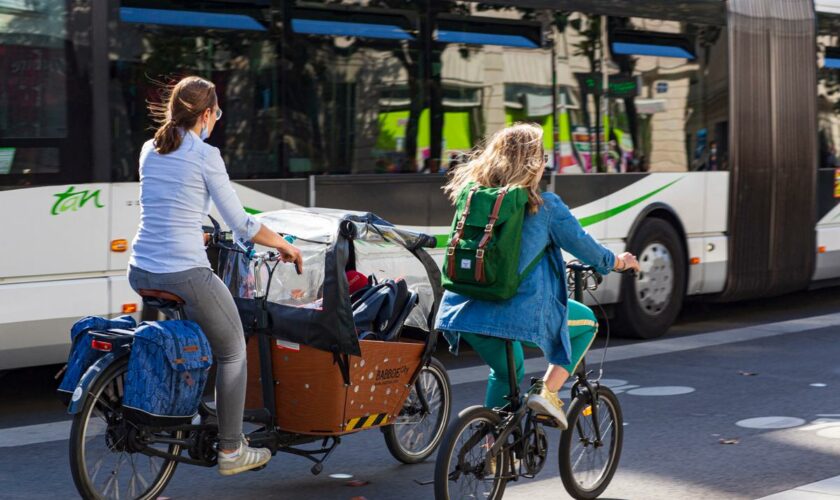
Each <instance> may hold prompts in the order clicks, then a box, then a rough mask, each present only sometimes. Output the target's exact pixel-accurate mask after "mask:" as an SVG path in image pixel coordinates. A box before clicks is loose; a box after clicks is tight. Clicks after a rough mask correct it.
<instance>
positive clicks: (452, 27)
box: [432, 2, 553, 170]
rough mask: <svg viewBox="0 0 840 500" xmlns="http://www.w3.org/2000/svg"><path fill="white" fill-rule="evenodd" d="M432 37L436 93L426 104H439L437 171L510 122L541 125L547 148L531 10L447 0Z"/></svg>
mask: <svg viewBox="0 0 840 500" xmlns="http://www.w3.org/2000/svg"><path fill="white" fill-rule="evenodd" d="M434 42H435V50H434V51H433V63H432V64H433V67H434V66H435V65H439V67H440V74H439V75H438V78H439V80H440V86H441V88H442V92H441V94H442V98H441V99H440V102H439V103H433V104H432V105H433V106H435V105H438V106H440V111H439V114H438V116H440V118H439V120H440V123H439V124H436V123H433V124H432V127H433V130H434V128H436V127H437V128H438V129H440V130H441V137H440V144H441V145H440V149H441V151H440V154H441V156H440V157H441V165H440V167H441V170H445V169H448V168H453V167H454V166H455V165H456V164H457V163H458V162H459V161H460V160H461V158H462V157H463V154H465V153H467V152H469V151H470V150H471V149H472V148H473V147H475V146H477V145H478V144H479V143H480V142H481V140H482V139H483V138H484V137H485V136H486V135H489V134H492V133H494V132H496V131H498V130H500V129H502V128H504V127H505V126H507V125H510V124H512V123H514V122H531V123H536V124H539V125H540V126H542V127H543V130H544V137H543V144H544V146H545V149H546V151H550V150H551V148H552V127H553V121H552V120H553V116H552V112H551V104H552V96H551V89H552V75H551V51H550V50H549V49H547V48H544V45H545V42H544V40H543V28H542V23H541V22H540V21H539V20H537V16H536V14H535V13H534V12H533V9H519V8H516V7H505V8H497V7H489V6H487V5H485V4H479V3H474V2H454V3H453V4H452V6H451V8H450V9H449V10H448V11H447V12H441V13H438V15H437V25H436V30H435V39H434ZM436 59H437V60H436ZM438 61H439V62H438ZM433 78H434V75H433ZM552 164H553V161H551V160H550V165H549V168H551V167H552V166H553V165H552Z"/></svg>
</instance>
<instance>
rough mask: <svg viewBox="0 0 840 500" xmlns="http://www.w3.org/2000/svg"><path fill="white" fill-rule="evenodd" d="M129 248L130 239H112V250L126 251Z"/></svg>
mask: <svg viewBox="0 0 840 500" xmlns="http://www.w3.org/2000/svg"><path fill="white" fill-rule="evenodd" d="M126 250H128V240H111V251H112V252H125V251H126Z"/></svg>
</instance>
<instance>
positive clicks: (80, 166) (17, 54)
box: [0, 0, 92, 187]
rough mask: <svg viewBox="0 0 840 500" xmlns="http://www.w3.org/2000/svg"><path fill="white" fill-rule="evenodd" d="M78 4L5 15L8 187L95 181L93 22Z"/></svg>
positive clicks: (48, 3) (12, 9) (2, 101)
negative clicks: (93, 176)
mask: <svg viewBox="0 0 840 500" xmlns="http://www.w3.org/2000/svg"><path fill="white" fill-rule="evenodd" d="M77 3H79V4H80V3H85V2H75V1H67V0H44V1H41V2H11V3H10V5H8V6H5V7H3V8H2V9H0V74H2V75H3V77H2V78H1V79H0V186H10V187H12V186H37V185H50V184H63V183H68V182H85V181H90V180H91V176H92V166H91V137H90V130H89V127H88V125H87V124H89V123H90V115H91V106H90V102H91V101H90V99H91V97H90V82H89V80H88V77H87V75H89V74H90V69H89V68H88V67H87V64H88V62H89V61H90V46H89V45H87V42H88V40H89V24H90V20H89V19H88V14H87V11H88V9H87V8H82V7H81V6H79V5H76V4H77ZM81 27H83V28H81ZM76 29H78V31H73V30H76ZM71 120H72V123H71ZM80 124H84V125H80Z"/></svg>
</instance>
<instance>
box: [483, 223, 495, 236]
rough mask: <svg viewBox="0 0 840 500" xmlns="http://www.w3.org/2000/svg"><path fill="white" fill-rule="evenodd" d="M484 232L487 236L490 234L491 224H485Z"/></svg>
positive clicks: (491, 230)
mask: <svg viewBox="0 0 840 500" xmlns="http://www.w3.org/2000/svg"><path fill="white" fill-rule="evenodd" d="M484 232H485V233H488V234H489V233H492V232H493V224H487V225H486V226H484Z"/></svg>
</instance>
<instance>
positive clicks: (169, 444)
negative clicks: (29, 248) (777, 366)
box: [59, 77, 451, 499]
mask: <svg viewBox="0 0 840 500" xmlns="http://www.w3.org/2000/svg"><path fill="white" fill-rule="evenodd" d="M221 115H222V112H221V110H220V109H219V107H218V103H217V99H216V95H215V90H214V87H213V84H212V83H210V82H208V81H206V80H203V79H200V78H197V77H188V78H185V79H183V80H181V81H180V82H179V83H178V84H177V85H176V86H175V87H174V89H172V90H171V95H170V98H169V101H168V104H167V107H166V110H165V113H164V116H163V123H162V125H161V127H160V128H159V129H158V131H157V133H156V135H155V139H153V140H151V141H149V142H148V143H146V144H145V145H144V147H143V150H142V153H141V158H140V169H141V170H140V175H141V197H140V199H141V207H142V211H141V214H142V215H141V225H140V229H139V232H138V235H137V237H136V239H135V241H134V244H133V252H132V257H131V261H130V263H131V266H130V268H129V281H130V283H131V286H132V287H133V288H134V289H135V290H136V291H137V292H138V294H140V295H141V296H142V297H143V302H144V305H146V306H152V307H155V308H157V309H160V310H161V311H162V312H164V314H165V315H166V316H167V317H169V318H173V319H172V320H168V321H156V322H148V323H143V324H141V325H136V323H135V321H134V319H133V318H131V317H130V316H124V317H121V318H116V319H104V318H96V317H87V318H84V319H82V320H80V321H79V322H77V323H76V325H74V327H73V330H72V331H71V340H72V346H73V347H72V349H71V353H70V358H69V360H68V365H67V369H66V372H65V375H64V378H63V380H62V382H61V386H60V387H59V391H60V393H63V394H64V395H65V401H66V402H67V404H68V412H69V413H70V414H72V415H73V416H74V417H73V425H72V427H71V431H70V443H69V452H70V469H71V472H72V475H73V480H74V483H75V485H76V487H77V489H78V491H79V493H80V494H81V496H82V497H83V498H94V499H102V498H129V499H135V498H136V499H153V498H157V497H158V496H159V495H160V494H161V493H162V492H163V490H164V488H165V487H166V485H167V483H168V482H169V481H170V479H171V478H172V475H173V474H174V470H175V467H176V466H177V465H178V464H179V463H186V464H190V465H199V466H204V467H217V466H218V470H219V472H220V473H221V474H223V475H230V474H237V473H239V472H243V471H246V470H258V469H261V468H263V467H264V466H265V465H266V463H267V462H268V461H269V459H270V458H271V457H272V456H273V455H274V454H275V453H277V452H284V453H290V454H295V455H298V456H301V457H304V458H306V459H308V460H310V461H312V462H314V465H313V466H312V468H311V472H312V473H313V474H318V473H320V472H321V470H322V469H323V463H324V461H325V460H326V459H327V458H328V457H329V456H330V455H331V454H332V452H333V450H334V449H335V447H336V446H337V445H338V444H339V443H340V441H341V438H342V437H343V436H345V435H347V434H350V433H354V432H358V431H362V430H368V429H374V428H379V429H380V430H381V431H382V433H383V435H384V439H385V443H386V445H387V447H388V450H389V452H390V453H391V454H392V455H393V456H394V458H396V459H397V460H399V461H401V462H403V463H417V462H420V461H423V460H425V459H426V458H427V457H428V456H430V455H431V454H432V453H433V452H434V451H435V450H436V449H437V446H438V444H439V443H440V441H441V439H442V437H443V433H444V430H445V428H446V425H447V422H448V420H449V412H450V400H451V388H450V384H449V378H448V376H447V374H446V370H445V369H444V367H443V365H442V364H441V363H440V362H439V361H438V360H436V359H434V358H433V357H432V354H433V353H434V346H435V338H436V337H435V334H434V332H433V330H432V328H431V327H432V322H433V321H434V316H435V312H436V310H437V306H438V304H439V303H440V297H441V295H442V291H441V289H440V271H439V269H438V267H437V264H436V263H435V262H434V260H433V259H432V258H431V257H430V256H429V255H428V254H427V253H426V251H425V248H429V247H434V245H435V243H436V240H435V238H433V237H431V236H428V235H425V234H421V233H416V232H412V231H407V230H402V229H400V228H397V227H395V226H393V225H392V224H390V223H388V222H387V221H385V220H383V219H380V218H379V217H377V216H376V215H374V214H370V213H363V212H349V211H340V210H327V209H314V208H310V209H307V208H301V209H287V210H277V211H273V212H265V213H262V214H260V215H259V216H256V217H252V216H249V215H247V214H246V213H245V211H244V210H243V208H242V206H241V204H240V202H239V200H238V198H237V196H236V194H235V192H234V191H233V188H232V186H231V184H230V181H229V179H228V176H227V173H226V170H225V166H224V163H223V161H222V158H221V156H220V153H219V150H218V149H216V148H215V147H212V146H209V145H207V144H205V143H204V141H203V140H204V139H206V138H207V136H209V134H210V132H211V131H212V129H213V126H214V125H215V124H216V121H217V120H218V119H219V118H221ZM211 199H212V201H213V202H214V203H215V205H216V208H217V209H218V211H219V212H220V213H221V214H222V217H223V218H224V220H225V221H226V222H227V223H228V225H229V226H230V227H231V228H232V229H233V232H232V233H231V232H223V231H221V230H220V228H219V227H218V225H217V224H216V223H215V221H213V222H214V226H215V228H209V229H208V228H206V227H204V226H202V221H203V220H204V216H205V215H206V214H207V213H208V209H209V201H210V200H211ZM207 231H210V233H209V234H208V232H207ZM205 241H207V242H209V246H210V248H205ZM290 242H294V243H295V245H292V244H291V243H290ZM253 243H256V244H257V245H260V246H261V247H260V248H254V245H253ZM208 250H214V251H213V252H208ZM215 250H217V252H216V251H215ZM258 250H259V251H258ZM208 254H209V255H212V256H213V259H212V260H214V262H217V265H216V266H215V267H216V269H217V272H218V276H217V275H216V274H214V272H213V270H212V269H211V267H210V259H208ZM284 263H290V264H294V267H292V266H287V265H284ZM304 264H305V265H304ZM351 291H353V292H354V293H353V294H351V293H350V292H351ZM199 327H200V328H199ZM409 331H410V332H411V335H410V336H409V335H403V333H404V332H409ZM205 335H206V338H205ZM417 339H422V340H417ZM208 341H209V345H208ZM211 347H212V349H211ZM211 351H212V352H211ZM214 359H215V362H216V364H217V368H218V370H217V374H216V397H215V406H213V405H211V404H208V403H206V402H205V401H203V400H202V393H203V389H204V384H205V382H206V380H207V378H208V370H209V368H210V366H211V364H212V363H213V360H214ZM246 360H247V363H246ZM243 422H246V423H248V424H249V426H250V428H249V430H248V432H247V436H246V434H244V433H243ZM312 443H319V444H320V446H318V447H315V448H312V447H311V444H312ZM304 445H310V447H302V446H304Z"/></svg>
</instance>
